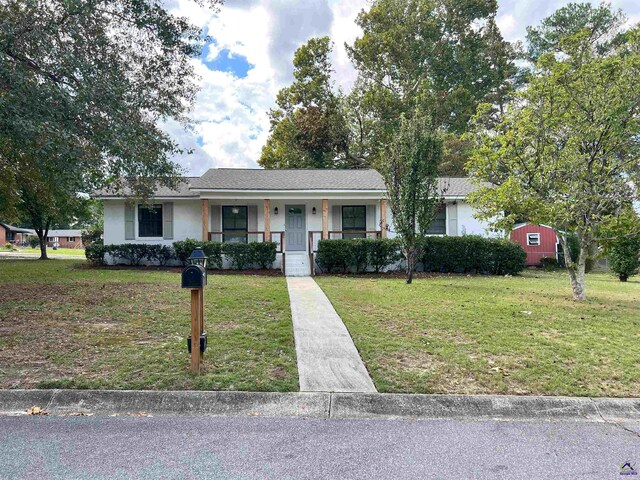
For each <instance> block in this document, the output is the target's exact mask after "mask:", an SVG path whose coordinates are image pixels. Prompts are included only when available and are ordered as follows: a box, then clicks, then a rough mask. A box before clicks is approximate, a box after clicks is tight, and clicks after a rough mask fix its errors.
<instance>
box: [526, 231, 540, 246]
mask: <svg viewBox="0 0 640 480" xmlns="http://www.w3.org/2000/svg"><path fill="white" fill-rule="evenodd" d="M527 245H528V246H530V247H539V246H540V234H539V233H527Z"/></svg>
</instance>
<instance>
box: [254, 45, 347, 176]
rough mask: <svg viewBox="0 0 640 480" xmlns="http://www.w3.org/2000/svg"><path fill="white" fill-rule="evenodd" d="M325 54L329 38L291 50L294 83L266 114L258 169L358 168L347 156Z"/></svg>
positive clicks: (339, 105)
mask: <svg viewBox="0 0 640 480" xmlns="http://www.w3.org/2000/svg"><path fill="white" fill-rule="evenodd" d="M331 49H332V45H331V42H330V41H329V38H328V37H322V38H312V39H310V40H309V41H308V42H307V43H306V44H305V45H303V46H301V47H300V48H298V50H296V53H295V56H294V59H293V66H294V71H293V76H294V81H293V83H292V84H291V85H290V86H289V87H286V88H283V89H282V90H280V92H278V96H277V98H276V105H277V108H274V109H272V110H271V111H270V112H269V117H270V119H271V135H270V136H269V139H268V140H267V143H266V145H265V146H264V147H263V149H262V155H261V157H260V161H259V163H260V165H262V166H263V167H266V168H305V167H313V168H332V167H351V166H358V159H353V158H351V156H350V154H349V140H348V136H349V132H348V130H347V126H346V123H345V118H344V112H343V104H342V98H341V95H340V93H339V92H336V91H334V90H335V86H334V84H333V81H332V80H331V74H332V72H333V69H332V67H331V62H330V60H329V55H330V53H331ZM354 160H355V161H354Z"/></svg>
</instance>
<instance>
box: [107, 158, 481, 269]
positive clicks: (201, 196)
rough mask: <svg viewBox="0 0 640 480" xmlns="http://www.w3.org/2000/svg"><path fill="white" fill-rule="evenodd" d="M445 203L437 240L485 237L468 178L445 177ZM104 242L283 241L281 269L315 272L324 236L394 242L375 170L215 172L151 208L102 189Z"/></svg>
mask: <svg viewBox="0 0 640 480" xmlns="http://www.w3.org/2000/svg"><path fill="white" fill-rule="evenodd" d="M440 186H441V189H442V191H443V192H445V193H444V199H445V205H444V206H443V207H442V209H441V210H440V212H439V213H438V216H437V217H436V219H435V221H434V222H433V224H432V225H431V227H430V228H429V233H431V234H433V235H454V236H458V235H464V234H479V235H484V234H485V232H486V225H485V224H484V223H482V222H480V221H478V220H476V219H475V218H473V209H472V207H471V206H470V205H469V204H468V203H467V202H466V200H465V199H466V197H467V195H468V194H469V193H470V192H472V191H473V190H474V188H475V187H474V186H473V185H472V184H471V182H470V181H469V180H468V179H466V178H441V179H440ZM95 197H96V198H99V199H101V200H103V202H104V243H105V245H110V244H121V243H126V242H131V243H153V244H164V245H171V244H172V243H173V242H175V241H177V240H184V239H186V238H195V239H202V240H216V241H223V242H255V241H258V242H260V241H264V240H266V241H269V240H272V241H274V242H277V243H278V255H277V259H276V265H275V267H276V268H281V267H282V260H283V259H284V264H285V265H284V266H285V267H286V273H287V274H288V275H308V274H309V273H310V265H311V262H312V259H313V254H314V252H315V251H316V250H317V245H318V241H319V240H320V239H321V238H325V239H326V238H330V239H336V238H354V237H370V238H376V237H394V236H395V233H394V232H393V228H392V225H393V223H392V218H391V213H390V211H389V208H388V206H387V203H386V199H385V185H384V181H383V179H382V177H381V176H380V174H379V173H378V172H376V171H375V170H313V169H299V170H294V169H292V170H288V169H283V170H280V169H278V170H262V169H211V170H209V171H207V172H206V173H205V174H204V175H202V177H188V178H185V179H184V182H183V183H182V184H181V186H180V187H179V188H178V189H176V190H169V189H167V188H160V189H158V191H157V192H156V194H155V196H154V198H153V199H152V200H151V202H150V203H149V204H144V203H133V204H132V203H128V202H126V201H125V198H124V197H122V196H121V195H117V194H113V193H110V192H109V191H100V192H97V193H96V195H95Z"/></svg>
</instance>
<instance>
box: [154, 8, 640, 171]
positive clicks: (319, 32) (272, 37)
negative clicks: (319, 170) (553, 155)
mask: <svg viewBox="0 0 640 480" xmlns="http://www.w3.org/2000/svg"><path fill="white" fill-rule="evenodd" d="M170 2H171V6H172V8H173V9H174V11H176V12H177V13H179V14H180V15H183V16H186V17H188V18H189V19H190V21H191V22H193V23H195V24H197V25H199V26H201V27H204V28H206V29H207V31H208V34H209V35H210V36H211V37H213V38H214V39H215V43H214V44H211V45H209V46H208V47H207V50H206V51H205V52H204V53H205V62H206V61H211V60H213V59H214V58H216V57H217V55H218V53H219V52H220V51H222V50H227V51H228V52H229V53H230V54H233V55H234V56H238V55H241V56H243V57H246V59H247V61H248V62H249V63H250V64H251V65H253V68H251V69H250V70H249V71H248V74H247V76H246V77H244V78H238V77H235V76H233V75H232V74H230V73H228V72H222V71H214V70H211V69H209V68H207V66H206V65H205V63H204V62H203V61H202V60H199V59H198V60H194V65H195V68H196V72H197V73H198V75H200V77H201V80H200V85H201V88H202V90H201V92H200V93H199V94H198V96H197V100H196V104H195V106H194V110H193V118H194V120H195V122H196V125H195V128H194V131H193V132H185V131H184V130H183V129H182V128H180V127H179V125H177V124H174V123H169V124H167V125H165V126H163V128H165V130H166V131H168V132H169V133H170V134H171V135H172V136H173V137H174V138H175V139H176V141H178V143H179V144H180V145H182V146H183V147H184V148H189V149H193V150H194V152H195V153H194V154H193V155H190V156H182V157H180V158H177V159H176V161H178V162H179V163H180V164H181V165H183V166H184V167H185V168H186V169H187V170H188V171H189V172H190V173H191V174H193V175H199V174H201V173H202V172H204V171H205V170H206V169H207V168H211V167H256V166H257V163H256V162H257V160H258V159H259V157H260V151H261V148H262V146H263V145H264V143H265V141H266V139H267V137H268V133H269V132H268V131H269V118H268V115H267V113H268V111H269V109H270V108H271V107H273V105H274V101H275V96H276V94H277V92H278V89H279V88H281V87H282V86H284V85H287V84H288V83H289V82H290V81H291V73H292V69H293V66H292V60H293V53H294V51H295V50H296V49H297V48H298V47H299V46H300V45H302V44H303V43H305V42H306V41H307V40H308V39H309V38H310V37H313V36H324V35H329V36H330V38H331V40H332V41H333V42H334V45H335V50H334V54H333V57H332V62H333V66H334V69H335V73H336V75H335V78H336V81H337V83H338V85H339V86H341V87H342V88H343V89H345V90H349V89H350V88H351V86H352V84H353V81H354V80H355V76H356V75H355V71H354V69H353V67H352V65H351V63H350V61H349V58H348V55H347V52H346V49H345V48H344V43H345V42H346V43H349V44H351V43H353V41H354V40H355V39H356V37H357V36H358V35H360V34H361V31H360V29H359V27H358V26H357V25H356V24H355V19H356V16H357V15H358V13H359V12H360V11H361V10H362V9H363V8H367V7H368V5H369V0H227V1H226V3H225V4H224V5H223V6H222V7H221V9H220V12H219V14H214V13H213V12H211V11H209V10H207V9H206V8H203V7H199V6H198V5H196V4H195V3H194V2H193V1H190V0H170ZM566 3H568V0H567V1H564V0H563V1H556V0H553V1H552V0H543V1H539V0H501V1H500V2H499V11H498V17H497V22H498V26H499V27H500V29H501V31H502V33H503V35H504V37H505V38H506V39H507V40H510V41H516V40H522V39H523V38H524V35H525V32H526V31H525V28H526V26H527V25H535V24H537V23H538V22H539V21H540V20H541V19H542V18H544V17H546V16H548V15H550V14H551V13H553V11H555V10H556V9H557V8H559V7H561V6H563V5H565V4H566ZM593 3H594V4H597V2H593ZM612 4H613V6H614V7H615V8H623V9H624V10H625V12H626V13H627V14H628V15H629V16H630V17H631V18H633V19H636V20H637V19H638V18H640V6H639V5H637V4H636V0H614V1H613V2H612ZM198 139H199V140H200V143H201V145H202V146H201V147H200V146H199V145H198V143H197V142H198Z"/></svg>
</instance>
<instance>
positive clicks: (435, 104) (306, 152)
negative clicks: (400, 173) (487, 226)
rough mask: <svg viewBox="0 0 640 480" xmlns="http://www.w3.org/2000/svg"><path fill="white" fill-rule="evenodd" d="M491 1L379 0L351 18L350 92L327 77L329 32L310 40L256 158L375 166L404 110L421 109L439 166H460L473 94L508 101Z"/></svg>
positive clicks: (504, 46)
mask: <svg viewBox="0 0 640 480" xmlns="http://www.w3.org/2000/svg"><path fill="white" fill-rule="evenodd" d="M496 11H497V3H496V1H495V0H463V1H459V0H456V1H454V0H409V1H406V0H375V1H374V2H373V3H372V4H371V6H370V8H369V9H368V10H363V11H362V12H361V13H360V14H359V15H358V18H357V20H356V23H357V24H358V25H359V26H360V27H361V28H362V31H363V33H362V36H360V37H359V38H358V39H356V40H355V42H354V44H353V45H350V46H347V50H348V53H349V56H350V58H351V60H352V63H353V65H354V67H355V68H356V70H357V73H358V78H357V81H356V83H355V86H354V88H353V89H352V91H351V92H350V93H349V94H348V95H343V94H342V93H341V92H340V91H339V90H337V89H336V88H335V86H334V84H333V82H332V81H331V75H332V69H331V65H330V62H329V60H328V58H329V54H330V51H331V46H330V43H329V40H328V39H312V40H310V41H309V43H308V44H307V45H305V46H303V47H301V48H300V49H299V50H298V51H297V52H296V55H295V58H294V66H295V70H294V82H293V83H292V85H291V86H289V87H286V88H284V89H283V90H282V91H281V92H280V94H279V95H278V101H277V104H278V108H277V109H275V110H273V111H272V112H271V121H272V124H271V135H270V137H269V139H268V141H267V144H266V146H265V147H264V149H263V154H262V158H261V164H262V165H263V166H268V167H283V166H300V167H313V166H322V167H338V168H340V167H348V168H350V167H361V166H378V164H379V163H384V161H385V160H384V153H385V149H386V147H387V145H389V143H390V142H392V141H393V138H394V136H395V134H396V132H397V131H398V129H399V127H400V118H401V116H402V114H406V115H407V116H409V117H410V116H411V115H412V112H413V111H414V110H415V109H419V110H420V111H421V112H423V113H422V114H423V115H426V116H428V117H429V118H428V121H429V122H430V124H432V125H433V126H434V128H435V129H436V130H438V131H439V132H440V133H442V134H443V136H442V138H443V140H444V148H443V158H442V160H441V164H440V169H441V173H443V174H458V175H460V174H462V173H463V171H462V167H463V165H464V163H465V162H466V160H467V158H468V150H469V148H468V145H467V144H466V143H465V142H464V141H463V140H462V139H461V137H460V136H461V134H462V133H463V132H465V131H466V129H467V126H468V123H469V119H470V118H471V117H472V115H473V114H474V113H475V110H476V107H477V105H478V104H479V103H481V102H483V101H486V102H491V103H492V104H494V105H495V107H496V108H497V109H500V108H501V107H502V106H503V105H504V104H505V102H506V101H507V100H508V98H509V95H510V92H511V90H512V83H511V81H510V79H511V77H512V76H513V75H514V73H515V71H516V69H515V66H514V63H513V61H514V58H515V52H514V51H513V49H512V48H511V46H510V45H509V44H508V43H507V42H505V41H504V40H503V39H502V36H501V35H500V31H499V29H498V27H497V25H496V22H495V16H496ZM309 65H311V66H312V67H310V66H309ZM302 93H304V94H302ZM320 133H321V135H320Z"/></svg>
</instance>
